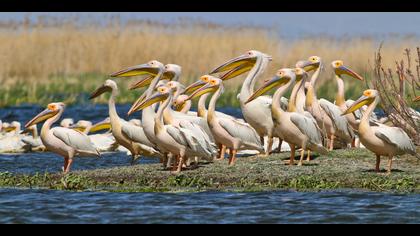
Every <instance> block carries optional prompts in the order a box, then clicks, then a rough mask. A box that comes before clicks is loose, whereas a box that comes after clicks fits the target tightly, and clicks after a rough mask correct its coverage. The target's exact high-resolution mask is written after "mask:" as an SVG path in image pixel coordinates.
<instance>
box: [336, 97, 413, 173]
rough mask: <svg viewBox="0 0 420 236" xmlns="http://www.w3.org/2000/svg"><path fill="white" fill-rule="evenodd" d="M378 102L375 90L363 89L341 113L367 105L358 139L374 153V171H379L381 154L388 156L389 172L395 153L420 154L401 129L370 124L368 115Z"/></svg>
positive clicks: (378, 98) (389, 171)
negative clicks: (359, 95) (361, 93)
mask: <svg viewBox="0 0 420 236" xmlns="http://www.w3.org/2000/svg"><path fill="white" fill-rule="evenodd" d="M379 102H380V97H379V93H378V91H377V90H374V89H368V90H365V91H364V92H363V95H362V96H361V97H360V98H359V99H358V100H357V101H356V102H354V103H353V105H351V106H350V107H349V108H348V109H347V110H346V111H344V112H343V115H346V114H349V113H351V112H353V111H355V110H357V109H359V108H360V107H362V106H363V105H369V107H368V109H367V111H366V112H365V113H364V114H363V116H362V119H361V121H360V124H359V127H358V131H359V137H360V141H361V143H362V144H363V145H364V146H365V147H366V148H367V149H369V150H370V151H372V152H373V153H375V154H376V166H375V171H376V172H379V165H380V161H381V156H388V169H387V172H388V173H391V168H392V158H393V157H394V156H395V155H403V154H411V155H414V156H416V157H417V158H420V155H419V154H418V153H416V147H415V146H414V144H413V142H412V141H411V139H410V138H409V137H408V135H407V133H405V132H404V130H403V129H401V128H399V127H389V126H385V125H381V126H373V127H372V126H370V123H369V117H370V115H371V113H372V112H373V110H374V109H375V107H376V106H377V105H378V104H379Z"/></svg>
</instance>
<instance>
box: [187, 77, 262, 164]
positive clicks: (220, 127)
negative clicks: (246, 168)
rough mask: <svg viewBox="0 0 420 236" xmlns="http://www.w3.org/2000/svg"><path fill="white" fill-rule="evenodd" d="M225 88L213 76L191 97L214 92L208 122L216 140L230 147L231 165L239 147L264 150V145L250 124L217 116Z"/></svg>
mask: <svg viewBox="0 0 420 236" xmlns="http://www.w3.org/2000/svg"><path fill="white" fill-rule="evenodd" d="M223 90H224V87H223V81H222V80H221V79H218V78H216V77H211V78H210V80H209V82H208V83H207V84H206V85H204V86H203V87H201V88H199V89H198V90H196V91H195V92H194V93H193V94H191V95H190V98H193V97H195V96H196V95H198V96H199V95H201V94H203V93H210V92H211V93H214V94H213V96H212V98H211V100H210V104H209V109H208V112H207V123H208V125H209V127H210V130H211V132H212V134H213V137H214V139H215V140H216V142H217V143H220V144H223V145H225V146H226V147H227V148H229V149H230V158H229V165H233V164H234V163H235V160H236V153H237V151H238V150H239V149H252V150H258V151H260V152H264V147H263V145H262V143H261V140H260V139H259V138H258V133H257V132H256V131H255V129H254V128H252V126H250V125H249V124H247V123H243V122H239V121H237V120H234V119H230V118H224V117H218V116H217V114H216V112H215V109H216V101H217V99H218V98H219V97H220V95H221V94H222V93H223Z"/></svg>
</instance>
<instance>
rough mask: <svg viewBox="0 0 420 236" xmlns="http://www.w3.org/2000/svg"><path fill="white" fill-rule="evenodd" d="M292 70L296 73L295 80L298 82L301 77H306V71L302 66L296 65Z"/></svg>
mask: <svg viewBox="0 0 420 236" xmlns="http://www.w3.org/2000/svg"><path fill="white" fill-rule="evenodd" d="M293 71H294V72H295V75H296V82H299V81H301V80H302V79H306V78H308V72H306V71H305V69H303V68H300V67H296V68H295V69H293Z"/></svg>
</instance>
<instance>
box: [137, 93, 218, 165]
mask: <svg viewBox="0 0 420 236" xmlns="http://www.w3.org/2000/svg"><path fill="white" fill-rule="evenodd" d="M171 90H172V89H171V88H170V87H164V86H162V87H159V88H158V89H157V92H156V93H154V94H152V95H151V96H150V97H149V98H147V99H145V100H144V101H143V102H142V103H140V104H134V106H133V107H132V109H130V110H133V111H137V110H139V109H143V108H145V107H148V106H150V105H152V104H154V103H156V102H160V101H163V103H162V104H161V105H160V106H159V109H158V111H157V113H156V116H155V117H154V121H155V123H154V130H155V135H156V139H157V141H158V142H159V146H162V147H164V148H165V149H166V150H168V151H169V152H171V153H172V154H174V155H176V156H177V157H178V159H179V163H178V167H177V170H176V172H180V171H181V169H182V165H183V164H184V163H185V161H186V157H196V156H200V157H205V158H212V157H213V154H214V153H215V152H216V151H217V150H216V149H215V147H214V146H213V144H212V143H210V141H209V137H208V136H207V135H206V133H205V132H204V131H203V130H202V129H201V128H200V127H199V126H198V125H195V124H194V123H192V122H189V121H180V123H179V126H175V125H172V124H166V125H165V124H164V122H163V112H164V110H165V109H167V107H168V105H169V104H171V103H172V102H173V93H172V91H171Z"/></svg>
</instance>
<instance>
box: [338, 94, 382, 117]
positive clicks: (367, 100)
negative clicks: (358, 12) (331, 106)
mask: <svg viewBox="0 0 420 236" xmlns="http://www.w3.org/2000/svg"><path fill="white" fill-rule="evenodd" d="M378 97H379V93H378V91H377V90H374V89H367V90H365V91H364V92H363V95H362V96H361V97H360V98H359V99H357V100H356V101H355V102H354V103H353V104H352V105H351V106H350V107H348V108H347V110H346V111H345V112H343V114H341V115H346V114H349V113H351V112H354V111H355V110H357V109H359V108H361V107H363V106H364V105H369V104H371V103H372V102H374V101H375V99H376V98H378Z"/></svg>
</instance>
